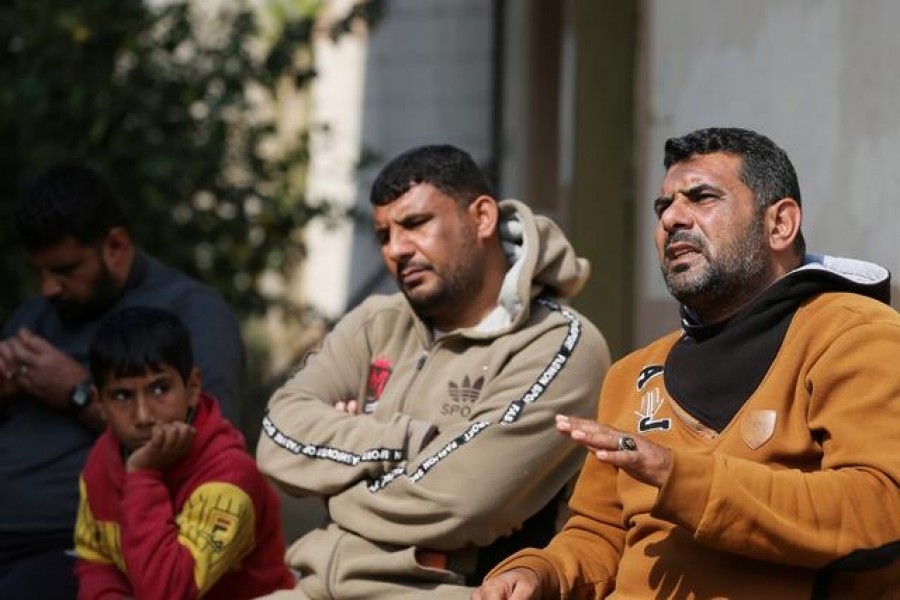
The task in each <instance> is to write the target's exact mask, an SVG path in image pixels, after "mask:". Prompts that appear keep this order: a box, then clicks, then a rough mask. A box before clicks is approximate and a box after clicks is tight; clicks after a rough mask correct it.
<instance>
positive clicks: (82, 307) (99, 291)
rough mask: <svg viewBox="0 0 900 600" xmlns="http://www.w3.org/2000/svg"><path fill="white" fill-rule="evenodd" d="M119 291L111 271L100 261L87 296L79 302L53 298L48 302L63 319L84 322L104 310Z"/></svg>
mask: <svg viewBox="0 0 900 600" xmlns="http://www.w3.org/2000/svg"><path fill="white" fill-rule="evenodd" d="M120 291H121V290H120V287H119V285H118V283H117V282H116V279H115V277H113V274H112V272H110V270H109V269H108V268H107V266H106V265H105V264H103V262H101V263H100V271H99V272H98V274H97V279H96V280H95V281H94V286H93V290H92V291H91V295H90V297H89V298H87V299H86V300H83V301H80V302H75V301H70V300H63V299H61V298H55V299H53V300H51V301H50V303H51V304H52V305H53V308H54V309H56V312H57V313H59V316H60V318H61V319H62V320H63V321H66V322H68V323H84V322H86V321H90V320H91V319H94V318H96V317H99V316H100V315H102V314H103V313H104V312H106V311H107V310H108V309H109V307H110V306H112V304H113V303H114V302H115V301H116V298H118V297H119V293H120Z"/></svg>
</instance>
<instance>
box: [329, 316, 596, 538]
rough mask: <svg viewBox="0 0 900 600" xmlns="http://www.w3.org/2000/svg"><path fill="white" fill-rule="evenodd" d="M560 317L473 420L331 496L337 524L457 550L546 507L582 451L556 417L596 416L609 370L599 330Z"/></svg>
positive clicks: (523, 352) (503, 376) (520, 356)
mask: <svg viewBox="0 0 900 600" xmlns="http://www.w3.org/2000/svg"><path fill="white" fill-rule="evenodd" d="M564 314H566V317H567V320H566V319H562V318H557V319H556V321H555V322H556V326H554V327H552V328H548V329H546V330H544V331H543V332H541V333H540V334H539V335H537V336H535V337H534V338H533V339H532V341H531V342H530V343H529V344H527V345H525V346H524V347H523V348H521V349H520V351H519V352H518V353H517V354H515V355H514V356H512V357H511V358H510V359H509V361H508V363H507V366H506V368H505V369H504V370H503V371H502V372H501V373H500V374H498V376H496V377H495V378H494V379H493V380H492V381H491V382H490V384H488V386H486V387H485V389H484V390H482V394H481V396H482V398H483V399H482V400H481V401H480V402H479V404H478V405H477V406H478V410H477V411H475V412H473V414H472V415H471V416H470V418H469V420H468V421H461V422H460V423H459V424H458V425H456V426H455V428H449V429H447V430H442V431H441V433H440V435H439V436H438V437H437V438H435V439H434V440H433V441H431V442H430V443H429V444H428V445H427V446H426V447H425V448H423V449H422V450H421V451H420V452H416V453H414V454H413V455H412V456H410V458H409V460H408V461H407V463H406V464H405V465H401V466H400V467H398V468H397V469H395V470H393V471H391V472H390V473H387V474H385V475H384V476H381V477H377V478H371V479H369V480H367V481H362V482H360V483H358V484H357V485H355V486H354V487H353V488H351V489H349V490H348V491H347V492H345V493H343V494H340V495H338V496H335V497H333V498H331V499H330V503H329V508H330V509H331V514H332V516H333V518H334V519H335V521H336V522H338V524H340V525H341V526H343V527H344V528H346V529H349V530H351V531H355V532H356V533H357V534H359V535H360V536H362V537H365V538H367V539H370V540H374V541H381V542H387V543H392V544H397V545H414V546H419V547H424V548H430V549H435V550H452V549H458V548H461V547H465V546H466V545H468V544H474V545H477V546H484V545H487V544H490V543H491V542H493V541H494V540H496V539H497V538H499V537H501V536H505V535H508V534H510V533H511V532H513V531H514V530H516V529H517V528H518V527H519V526H520V525H521V524H522V522H523V521H524V520H525V519H527V518H528V517H529V516H531V515H532V514H534V513H535V512H537V510H539V509H540V508H541V507H542V506H544V505H545V504H546V503H547V502H548V501H549V500H550V499H551V498H552V497H553V496H554V495H555V494H556V493H557V492H558V491H559V490H560V489H561V488H562V487H563V486H564V485H565V483H566V482H567V481H569V480H570V479H571V478H572V476H573V475H574V474H575V473H576V472H577V470H578V468H579V467H580V466H581V463H582V462H583V460H584V455H585V454H584V451H583V450H582V449H581V448H579V447H578V446H576V445H575V444H573V443H572V442H571V441H570V440H569V439H568V438H567V437H565V436H562V435H560V434H559V433H557V431H556V429H555V415H556V414H559V413H565V414H573V415H580V416H587V415H592V414H594V411H595V407H596V404H597V396H598V392H599V388H600V383H601V381H602V379H603V376H604V374H605V372H606V369H607V368H608V366H609V353H608V350H607V348H606V345H605V343H604V341H603V338H602V336H601V335H600V333H599V332H598V331H597V330H596V329H595V328H594V327H593V326H592V325H591V324H590V323H588V322H586V321H582V320H581V318H580V317H579V316H578V315H576V314H574V313H572V312H568V311H565V312H564ZM569 345H571V346H572V347H571V351H570V352H569V353H567V352H566V349H567V347H568V346H569ZM523 398H526V400H525V401H524V402H522V401H520V400H521V399H523Z"/></svg>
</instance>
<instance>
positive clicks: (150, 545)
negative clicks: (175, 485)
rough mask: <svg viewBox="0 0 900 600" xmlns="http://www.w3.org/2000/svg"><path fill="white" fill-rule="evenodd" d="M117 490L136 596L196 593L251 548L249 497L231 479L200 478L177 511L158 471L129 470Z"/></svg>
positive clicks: (251, 505) (252, 530)
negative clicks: (230, 481)
mask: <svg viewBox="0 0 900 600" xmlns="http://www.w3.org/2000/svg"><path fill="white" fill-rule="evenodd" d="M241 485H243V483H241ZM248 487H249V486H248ZM123 492H124V493H123V499H122V506H123V511H122V555H123V557H124V559H125V565H126V567H127V569H128V575H129V578H130V580H131V582H132V584H133V585H134V589H135V591H136V592H137V594H136V597H137V598H138V599H140V598H173V599H174V598H184V599H188V598H199V597H201V596H202V595H203V594H205V593H206V592H207V591H208V590H209V589H210V588H211V587H212V586H213V585H214V584H215V583H216V582H217V581H218V580H219V579H220V578H221V577H222V576H223V575H224V574H225V573H227V572H229V571H231V570H234V569H235V568H237V567H238V566H239V565H240V564H241V561H242V560H243V559H244V557H245V556H247V554H249V553H250V551H251V550H252V549H253V545H254V543H255V541H254V540H255V529H256V525H255V523H256V511H255V507H254V503H253V500H252V498H251V497H250V495H249V494H248V493H247V492H246V491H244V489H242V487H239V486H238V485H236V484H234V483H226V482H218V481H211V482H206V483H203V484H202V485H200V486H198V487H197V488H196V489H195V490H193V492H191V495H190V497H189V498H188V499H187V501H186V502H185V503H184V506H183V507H182V509H181V511H179V512H178V513H177V514H176V513H175V510H174V507H173V504H172V499H171V497H170V493H169V490H168V488H167V487H166V485H165V483H164V482H163V479H162V474H161V473H159V472H158V471H151V470H138V471H135V472H133V473H129V474H128V475H127V476H126V479H125V486H124V490H123Z"/></svg>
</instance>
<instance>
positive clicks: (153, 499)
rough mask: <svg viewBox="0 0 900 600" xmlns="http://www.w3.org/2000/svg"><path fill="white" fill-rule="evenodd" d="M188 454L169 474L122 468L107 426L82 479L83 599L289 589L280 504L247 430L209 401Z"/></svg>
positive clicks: (242, 594)
mask: <svg viewBox="0 0 900 600" xmlns="http://www.w3.org/2000/svg"><path fill="white" fill-rule="evenodd" d="M194 426H195V427H196V429H197V435H196V437H195V439H194V442H193V444H192V446H191V450H190V452H189V454H188V455H187V456H186V457H185V458H184V459H183V460H182V461H181V462H180V463H179V464H178V465H176V466H175V467H174V468H173V469H171V470H170V471H169V472H166V473H162V472H159V471H154V470H148V469H143V470H138V471H135V472H132V473H127V472H126V471H125V463H124V461H123V458H122V449H121V445H120V444H119V442H118V440H116V439H115V437H114V436H113V435H112V433H111V432H110V431H109V430H107V431H106V432H105V433H104V434H103V435H102V436H101V437H100V438H99V439H98V440H97V443H96V444H95V445H94V447H93V449H92V450H91V453H90V455H89V457H88V460H87V463H86V465H85V468H84V471H83V473H82V476H81V482H80V489H81V503H80V506H79V509H78V520H77V522H76V527H75V550H76V554H77V555H78V562H77V566H76V572H77V574H78V581H79V591H78V597H79V599H81V600H86V599H92V600H95V599H106V598H109V599H111V598H122V597H123V596H127V597H134V598H136V599H140V598H148V599H161V598H165V599H167V600H169V599H175V598H200V597H202V598H208V599H211V598H228V599H229V600H233V599H239V598H255V597H257V596H259V595H262V594H266V593H269V592H272V591H274V590H277V589H284V588H290V587H292V586H293V582H294V578H293V576H292V574H291V573H290V571H289V570H288V568H287V567H286V566H285V564H284V550H285V548H284V538H283V534H282V530H281V522H280V518H279V500H278V497H277V496H276V494H275V493H274V491H273V490H272V489H271V487H270V486H269V484H268V482H267V481H266V480H265V479H264V478H263V476H262V475H261V474H260V472H259V471H258V470H257V468H256V463H255V462H254V460H253V458H252V457H251V456H250V455H249V454H248V453H247V451H246V448H245V446H244V441H243V437H242V436H241V434H240V433H239V432H238V431H237V430H236V429H235V428H234V427H233V426H232V425H231V424H229V423H228V421H226V420H225V419H223V418H222V416H221V414H220V412H219V408H218V406H217V404H216V402H215V400H213V398H211V397H210V396H208V395H205V394H204V395H203V396H202V397H201V400H200V402H199V405H198V412H197V416H196V419H195V421H194Z"/></svg>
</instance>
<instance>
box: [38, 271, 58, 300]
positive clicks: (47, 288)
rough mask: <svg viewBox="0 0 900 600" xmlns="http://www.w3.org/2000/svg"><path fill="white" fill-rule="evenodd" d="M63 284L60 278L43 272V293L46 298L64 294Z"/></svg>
mask: <svg viewBox="0 0 900 600" xmlns="http://www.w3.org/2000/svg"><path fill="white" fill-rule="evenodd" d="M62 291H63V286H62V284H61V283H60V282H59V279H58V278H56V277H54V276H53V275H50V274H46V273H44V274H41V295H42V296H44V297H45V298H56V297H57V296H59V295H60V294H62Z"/></svg>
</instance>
